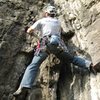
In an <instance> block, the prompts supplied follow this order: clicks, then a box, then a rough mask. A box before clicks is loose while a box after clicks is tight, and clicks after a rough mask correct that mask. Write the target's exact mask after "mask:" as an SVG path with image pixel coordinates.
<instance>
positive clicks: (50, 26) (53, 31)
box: [31, 17, 61, 36]
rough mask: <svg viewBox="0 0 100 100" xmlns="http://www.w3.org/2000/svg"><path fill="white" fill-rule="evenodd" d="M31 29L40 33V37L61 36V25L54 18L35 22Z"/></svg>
mask: <svg viewBox="0 0 100 100" xmlns="http://www.w3.org/2000/svg"><path fill="white" fill-rule="evenodd" d="M31 28H32V29H36V30H38V31H40V32H41V33H42V36H46V35H58V36H60V35H61V24H60V22H59V21H58V20H57V19H56V18H52V17H46V18H42V19H40V20H38V21H36V22H35V23H34V24H33V25H32V26H31Z"/></svg>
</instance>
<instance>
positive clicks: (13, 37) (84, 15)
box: [0, 0, 100, 100]
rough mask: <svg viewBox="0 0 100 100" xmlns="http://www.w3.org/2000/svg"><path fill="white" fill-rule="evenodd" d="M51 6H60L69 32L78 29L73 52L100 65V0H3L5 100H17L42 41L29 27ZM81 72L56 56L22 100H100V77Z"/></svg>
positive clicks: (0, 28) (0, 37)
mask: <svg viewBox="0 0 100 100" xmlns="http://www.w3.org/2000/svg"><path fill="white" fill-rule="evenodd" d="M48 2H50V3H55V4H56V6H57V7H58V13H59V14H58V15H59V17H58V18H59V20H61V24H62V27H63V28H64V30H65V31H68V30H75V33H76V34H75V36H74V37H73V39H72V41H69V44H70V45H71V46H70V47H69V50H70V52H73V51H74V52H76V53H77V54H78V55H81V56H84V57H87V58H88V59H91V60H92V61H93V63H94V64H96V63H98V62H100V57H99V55H100V44H99V43H100V28H99V26H100V2H99V0H54V1H53V0H38V1H36V0H0V100H12V93H13V92H14V91H15V90H16V88H17V87H18V85H19V82H20V80H21V77H22V74H23V72H24V70H25V67H26V66H27V65H28V64H29V63H30V61H31V58H32V56H33V52H32V50H33V47H34V44H35V43H36V41H37V39H36V38H34V36H29V35H28V34H25V32H24V28H25V27H26V26H27V25H30V24H31V23H32V19H33V18H36V19H38V17H39V16H40V17H41V12H40V11H41V10H42V9H41V8H42V6H43V5H44V3H48ZM80 49H81V50H80ZM60 67H61V68H60ZM76 68H77V66H73V65H68V64H67V65H66V64H64V63H63V62H60V61H59V60H58V59H57V58H56V57H55V56H54V55H50V56H49V57H48V58H47V59H46V60H45V61H44V62H43V64H42V66H41V68H40V74H39V76H38V81H36V86H34V87H33V89H32V90H30V91H29V93H26V94H24V95H23V96H22V97H20V98H17V99H16V100H100V77H99V75H100V74H99V73H98V74H97V76H94V75H92V74H89V73H87V72H86V71H82V69H79V68H77V70H76Z"/></svg>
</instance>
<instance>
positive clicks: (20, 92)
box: [13, 87, 29, 97]
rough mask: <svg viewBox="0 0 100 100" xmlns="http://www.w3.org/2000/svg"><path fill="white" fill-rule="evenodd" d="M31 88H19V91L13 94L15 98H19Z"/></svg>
mask: <svg viewBox="0 0 100 100" xmlns="http://www.w3.org/2000/svg"><path fill="white" fill-rule="evenodd" d="M28 89H29V88H26V87H19V88H18V90H17V91H16V92H14V93H13V96H15V97H17V96H19V95H21V94H23V93H25V92H27V91H28Z"/></svg>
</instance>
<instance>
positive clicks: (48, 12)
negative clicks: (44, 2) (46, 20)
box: [44, 5, 57, 17]
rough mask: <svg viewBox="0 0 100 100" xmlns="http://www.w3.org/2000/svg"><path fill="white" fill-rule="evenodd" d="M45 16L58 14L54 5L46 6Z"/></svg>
mask: <svg viewBox="0 0 100 100" xmlns="http://www.w3.org/2000/svg"><path fill="white" fill-rule="evenodd" d="M44 13H45V16H50V17H55V16H56V13H57V11H56V8H55V7H54V6H51V5H50V6H47V7H45V8H44Z"/></svg>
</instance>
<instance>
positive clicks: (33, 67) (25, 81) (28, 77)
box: [20, 44, 91, 88]
mask: <svg viewBox="0 0 100 100" xmlns="http://www.w3.org/2000/svg"><path fill="white" fill-rule="evenodd" d="M48 50H49V51H50V53H53V54H55V55H56V56H57V57H58V58H59V59H60V60H63V61H66V62H68V63H73V64H74V65H77V66H79V67H82V68H89V67H90V64H91V61H88V60H86V59H84V58H81V57H78V56H72V55H71V54H69V53H68V52H66V51H63V52H61V51H60V50H59V49H58V48H57V47H56V46H54V45H51V44H50V45H48ZM47 57H48V53H47V52H45V51H40V52H39V54H38V55H35V56H34V57H33V60H32V62H31V64H30V65H29V66H28V67H27V69H26V71H25V73H24V76H23V78H22V81H21V84H20V86H21V87H27V88H31V87H32V85H33V82H34V80H35V78H36V75H37V72H38V70H39V66H40V65H41V63H42V62H43V61H44V60H45V59H46V58H47Z"/></svg>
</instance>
